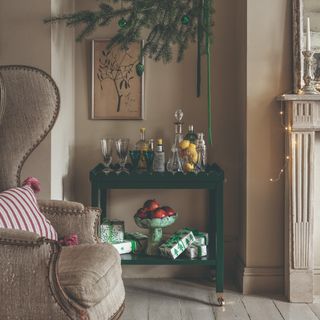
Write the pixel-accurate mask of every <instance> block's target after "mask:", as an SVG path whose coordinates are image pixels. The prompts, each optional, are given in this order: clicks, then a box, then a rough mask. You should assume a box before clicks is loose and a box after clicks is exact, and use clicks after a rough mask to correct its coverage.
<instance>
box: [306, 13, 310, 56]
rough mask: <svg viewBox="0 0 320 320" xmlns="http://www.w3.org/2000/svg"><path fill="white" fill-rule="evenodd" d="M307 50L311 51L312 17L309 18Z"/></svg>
mask: <svg viewBox="0 0 320 320" xmlns="http://www.w3.org/2000/svg"><path fill="white" fill-rule="evenodd" d="M306 51H311V32H310V18H309V17H308V18H307V43H306Z"/></svg>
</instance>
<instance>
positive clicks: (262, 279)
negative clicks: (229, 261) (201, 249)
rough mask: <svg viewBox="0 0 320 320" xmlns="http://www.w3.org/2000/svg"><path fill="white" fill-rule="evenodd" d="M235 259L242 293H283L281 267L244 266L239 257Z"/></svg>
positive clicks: (282, 272)
mask: <svg viewBox="0 0 320 320" xmlns="http://www.w3.org/2000/svg"><path fill="white" fill-rule="evenodd" d="M237 260H238V261H237V270H236V277H237V279H236V280H237V283H238V285H239V287H240V289H241V291H242V292H243V294H257V293H277V294H283V292H284V271H283V268H282V267H245V266H244V264H243V262H242V261H241V259H240V258H239V259H237ZM319 271H320V270H319ZM319 284H320V272H319ZM319 287H320V286H319Z"/></svg>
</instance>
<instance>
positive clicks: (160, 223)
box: [134, 200, 178, 256]
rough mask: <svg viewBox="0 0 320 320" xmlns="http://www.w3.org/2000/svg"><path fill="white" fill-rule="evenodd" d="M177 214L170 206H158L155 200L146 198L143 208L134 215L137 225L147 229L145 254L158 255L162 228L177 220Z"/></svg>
mask: <svg viewBox="0 0 320 320" xmlns="http://www.w3.org/2000/svg"><path fill="white" fill-rule="evenodd" d="M177 217H178V214H177V213H176V212H175V211H174V210H173V209H172V208H170V207H167V206H165V207H160V204H159V203H158V202H157V201H156V200H147V201H146V202H145V203H144V206H143V208H140V209H139V210H138V211H137V213H136V214H135V215H134V221H135V223H136V224H137V226H138V227H140V228H143V229H149V237H148V247H147V251H146V254H147V255H149V256H154V255H158V249H159V244H160V242H161V240H162V229H163V228H165V227H168V226H170V225H171V224H173V223H174V222H175V221H176V220H177Z"/></svg>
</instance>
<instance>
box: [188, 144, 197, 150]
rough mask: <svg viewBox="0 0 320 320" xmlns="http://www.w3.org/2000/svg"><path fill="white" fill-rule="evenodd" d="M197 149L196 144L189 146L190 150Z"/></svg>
mask: <svg viewBox="0 0 320 320" xmlns="http://www.w3.org/2000/svg"><path fill="white" fill-rule="evenodd" d="M196 147H197V146H196V145H195V144H194V143H190V144H189V149H193V150H194V149H196Z"/></svg>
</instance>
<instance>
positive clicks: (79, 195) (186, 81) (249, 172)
mask: <svg viewBox="0 0 320 320" xmlns="http://www.w3.org/2000/svg"><path fill="white" fill-rule="evenodd" d="M57 1H58V0H57ZM93 5H96V2H93V1H90V0H78V1H76V9H84V8H90V6H93ZM215 7H216V12H217V13H216V15H215V27H214V37H215V40H214V52H213V59H214V63H213V80H214V81H213V87H212V92H213V95H214V104H213V108H214V112H213V124H214V126H213V127H214V144H213V146H212V147H210V148H209V155H210V160H211V161H216V162H218V163H219V164H220V165H221V166H222V167H223V168H224V170H225V173H226V178H227V182H226V185H225V234H226V237H225V241H226V260H227V262H228V266H229V269H230V266H231V265H233V262H234V259H235V257H236V255H239V256H240V258H241V260H242V262H243V267H244V270H243V272H244V276H245V278H246V282H245V283H248V288H251V289H252V290H253V291H254V287H252V282H251V283H250V279H253V280H257V278H255V275H257V274H260V275H261V274H262V275H266V274H268V272H269V274H270V273H271V274H272V273H274V274H277V275H278V276H276V277H274V278H273V279H274V281H275V282H277V281H278V282H279V281H280V282H281V270H282V266H283V184H282V182H280V183H274V184H272V183H270V182H269V179H270V177H274V176H276V175H277V173H278V171H279V169H280V168H281V166H282V162H283V142H282V141H283V132H282V129H281V127H280V125H279V124H280V123H279V115H278V111H279V106H278V104H277V103H276V102H275V101H274V98H275V97H276V96H277V95H279V94H282V93H283V92H286V91H290V90H291V86H292V82H291V40H290V39H291V29H290V26H291V1H289V0H271V1H269V2H268V4H267V5H266V3H265V1H262V0H239V1H231V0H216V1H215ZM50 10H51V7H50V1H44V0H29V1H28V2H21V1H17V0H10V1H9V0H4V1H1V3H0V63H1V64H14V63H17V64H18V63H24V64H31V65H35V66H38V67H40V68H42V69H44V70H46V71H47V72H50V71H51V66H52V61H54V59H55V58H54V56H53V57H52V52H56V53H57V52H60V53H61V52H63V51H59V50H58V51H54V50H55V49H54V48H52V47H51V40H52V41H53V42H55V41H56V42H58V43H62V44H63V43H65V42H66V41H67V40H66V39H62V38H59V37H58V38H52V39H51V36H50V27H49V26H48V25H47V26H46V25H43V24H42V18H43V17H45V16H48V15H49V14H50ZM53 34H54V33H53ZM56 35H57V34H56ZM108 36H111V33H110V31H105V30H99V31H98V32H97V33H96V34H94V35H93V36H92V37H93V38H106V37H108ZM60 49H61V48H60ZM61 50H62V49H61ZM67 54H68V57H69V58H68V59H69V61H70V64H72V62H71V60H70V57H71V56H70V55H69V54H70V51H69V49H68V53H67ZM62 56H63V54H60V55H59V54H58V55H57V57H60V58H59V59H60V60H59V59H57V60H56V64H57V65H60V62H61V57H62ZM59 61H60V62H59ZM64 63H66V62H64ZM66 65H68V63H66ZM203 66H204V67H205V61H203ZM70 70H71V69H70ZM70 70H69V71H70ZM204 70H205V69H204ZM55 71H57V70H55ZM57 72H58V71H57ZM70 72H71V71H70ZM58 73H59V75H58V76H56V78H57V80H58V81H59V79H60V80H61V81H67V82H68V81H72V80H71V78H64V77H63V73H60V72H58ZM69 75H70V74H69ZM75 76H76V82H75V94H76V100H75V110H74V121H75V122H74V123H73V122H72V119H71V117H70V115H71V114H72V113H73V111H72V104H73V102H72V99H71V100H70V101H69V102H68V105H71V109H70V110H68V112H66V114H67V117H69V120H70V121H69V122H67V123H66V122H65V119H59V121H61V122H60V124H59V123H58V126H60V127H59V128H60V129H65V128H66V126H67V125H68V124H70V125H71V128H72V126H74V132H75V137H74V138H73V136H72V130H71V131H67V132H66V133H65V134H66V135H68V134H70V136H68V138H70V140H69V142H68V143H67V144H66V145H63V147H62V146H61V145H58V144H59V138H58V140H57V141H56V142H55V145H54V146H51V137H49V138H47V139H46V141H45V142H44V143H42V144H41V146H40V147H39V149H38V150H37V151H36V152H35V153H34V154H33V155H32V158H30V159H29V160H28V162H27V164H26V166H25V167H24V171H23V174H24V175H30V174H34V175H36V176H38V177H40V179H41V180H42V184H43V192H42V196H44V197H46V196H48V197H49V196H50V193H51V187H50V181H53V183H54V190H55V191H54V193H55V194H56V195H57V197H61V196H63V193H64V191H63V187H62V186H63V183H62V181H61V177H62V176H64V175H69V173H70V172H71V171H73V170H74V183H73V184H72V181H73V180H72V178H71V179H69V182H68V183H67V185H69V186H70V185H72V186H73V187H74V192H75V199H76V200H78V201H81V202H84V203H86V204H90V184H89V179H88V175H89V170H90V169H91V168H92V167H93V166H94V165H96V163H97V162H99V161H101V156H100V150H99V139H100V138H101V137H103V136H106V135H109V136H112V137H119V136H128V137H130V138H131V140H132V142H135V141H136V140H137V139H138V129H139V127H141V126H144V127H146V128H147V136H148V137H160V136H162V137H163V138H164V141H165V145H166V151H167V155H168V150H169V146H170V144H171V142H172V138H173V134H174V130H173V125H172V122H173V113H174V111H175V109H176V108H177V107H180V106H182V107H183V109H184V111H185V123H186V124H188V123H193V124H194V125H195V127H196V130H201V131H202V130H204V128H206V125H207V121H206V101H205V91H203V96H202V98H200V99H197V98H196V97H195V94H194V91H195V90H194V88H195V47H191V48H190V50H189V51H188V52H187V54H186V59H185V61H184V62H183V63H182V64H175V63H173V64H169V65H163V64H161V63H158V64H156V63H154V62H152V61H147V62H146V90H145V91H146V96H145V105H146V120H145V121H93V120H89V107H90V85H91V83H90V41H84V42H82V43H80V44H77V45H76V50H75ZM68 79H69V80H68ZM70 90H71V91H72V90H73V89H72V85H71V89H70ZM203 90H205V82H203ZM63 96H64V97H65V99H68V98H69V99H70V96H69V95H68V90H64V91H63ZM57 128H58V127H57ZM55 133H56V134H57V133H61V132H59V131H56V132H55ZM58 136H59V135H58ZM60 137H61V136H60ZM73 139H74V140H73ZM53 140H55V139H53ZM72 141H74V142H75V146H74V148H75V150H74V152H75V154H74V155H75V156H74V162H73V160H72V159H73V157H72V153H73V151H72V147H71V148H69V146H72V144H73V142H72ZM67 145H68V147H67ZM60 147H61V148H60ZM55 148H56V149H55ZM57 148H58V149H57ZM52 150H58V151H57V155H59V156H58V161H57V162H55V165H57V163H60V164H61V165H59V166H57V167H54V166H53V168H52V169H51V167H52V166H51V161H56V160H57V158H55V157H53V158H51V151H52ZM59 150H60V151H59ZM60 152H62V153H60ZM68 152H70V154H71V156H70V154H68ZM62 154H64V155H65V157H64V156H61V155H62ZM66 159H69V168H68V169H67V166H66V162H65V160H66ZM61 161H62V162H61ZM72 168H73V170H72ZM54 172H58V176H59V179H52V180H51V179H50V173H51V174H52V175H53V174H54ZM58 180H59V181H58ZM67 189H68V188H67ZM69 197H72V195H71V196H70V195H69ZM151 197H156V198H157V199H159V200H160V201H161V202H163V203H167V204H170V205H172V206H173V207H175V208H177V210H178V211H179V213H180V216H181V217H180V218H179V220H178V222H177V223H176V225H175V226H173V227H172V229H175V228H177V227H180V226H184V225H188V224H190V225H194V226H195V227H199V228H205V226H206V215H205V211H206V205H205V201H206V194H205V193H204V192H202V191H178V192H175V194H174V196H173V194H172V192H171V191H157V192H153V191H150V190H149V191H148V190H141V191H115V192H112V193H111V194H109V200H110V203H109V206H108V207H109V212H110V215H111V217H118V218H124V219H125V220H126V222H127V226H128V229H130V228H132V229H133V228H135V226H134V225H133V223H132V219H131V217H132V215H133V213H134V210H135V209H136V208H137V207H139V206H140V205H141V203H142V202H143V201H144V200H145V199H146V198H151ZM124 199H125V201H124ZM241 225H242V228H241ZM241 230H243V231H242V233H241V232H240V231H241ZM185 270H189V269H188V268H186V269H185ZM141 271H146V273H143V274H144V275H145V276H165V275H170V274H176V273H177V272H179V271H180V269H170V270H169V269H165V268H162V267H161V268H160V267H154V268H148V269H147V270H143V269H139V268H132V269H126V270H125V274H126V275H129V276H136V275H139V274H140V275H141ZM199 272H200V271H199ZM197 274H200V273H197ZM249 274H251V276H249ZM252 275H253V276H252ZM250 277H251V278H250ZM261 278H263V277H260V279H261ZM248 279H249V280H248ZM265 279H270V278H268V277H265ZM279 279H280V280H279ZM247 280H248V281H249V282H248V281H247ZM260 284H261V283H260ZM260 284H259V285H260ZM259 285H258V286H259ZM263 285H265V286H267V284H266V283H264V284H263ZM263 285H262V287H260V289H263ZM280 287H281V283H280V285H279V286H278V288H280ZM251 289H250V290H251Z"/></svg>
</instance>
